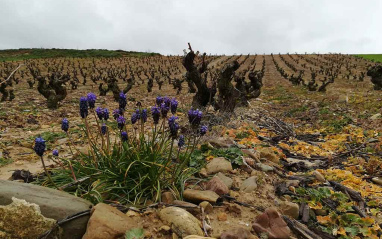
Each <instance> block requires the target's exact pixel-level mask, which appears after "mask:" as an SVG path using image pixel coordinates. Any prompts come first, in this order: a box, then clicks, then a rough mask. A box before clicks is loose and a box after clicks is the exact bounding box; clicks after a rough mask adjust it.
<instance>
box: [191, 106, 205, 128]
mask: <svg viewBox="0 0 382 239" xmlns="http://www.w3.org/2000/svg"><path fill="white" fill-rule="evenodd" d="M202 116H203V113H202V111H200V110H192V109H190V110H189V111H188V122H190V124H191V125H192V126H198V125H199V124H200V121H201V120H202Z"/></svg>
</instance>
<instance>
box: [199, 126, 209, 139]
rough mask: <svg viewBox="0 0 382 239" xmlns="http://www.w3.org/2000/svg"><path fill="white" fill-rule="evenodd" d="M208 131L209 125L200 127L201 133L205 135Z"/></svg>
mask: <svg viewBox="0 0 382 239" xmlns="http://www.w3.org/2000/svg"><path fill="white" fill-rule="evenodd" d="M207 131H208V127H207V125H202V127H200V135H201V136H203V135H205V134H206V133H207Z"/></svg>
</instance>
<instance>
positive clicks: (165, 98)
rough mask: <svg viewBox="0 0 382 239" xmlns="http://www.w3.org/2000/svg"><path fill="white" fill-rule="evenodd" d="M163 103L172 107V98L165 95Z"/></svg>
mask: <svg viewBox="0 0 382 239" xmlns="http://www.w3.org/2000/svg"><path fill="white" fill-rule="evenodd" d="M163 103H164V104H165V105H166V107H169V108H170V105H171V99H170V98H168V97H167V96H165V97H163Z"/></svg>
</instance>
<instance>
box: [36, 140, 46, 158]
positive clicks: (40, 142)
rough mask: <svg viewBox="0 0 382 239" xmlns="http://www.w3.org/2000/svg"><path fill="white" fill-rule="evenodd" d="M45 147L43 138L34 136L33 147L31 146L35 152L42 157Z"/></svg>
mask: <svg viewBox="0 0 382 239" xmlns="http://www.w3.org/2000/svg"><path fill="white" fill-rule="evenodd" d="M45 148H46V145H45V140H44V139H43V138H41V137H38V138H36V139H35V141H34V148H33V149H34V151H35V152H36V154H37V155H38V156H40V157H42V156H43V155H44V152H45Z"/></svg>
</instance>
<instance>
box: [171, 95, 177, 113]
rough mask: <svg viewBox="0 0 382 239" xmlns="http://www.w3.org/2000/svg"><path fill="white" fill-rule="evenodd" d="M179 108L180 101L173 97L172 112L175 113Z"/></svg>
mask: <svg viewBox="0 0 382 239" xmlns="http://www.w3.org/2000/svg"><path fill="white" fill-rule="evenodd" d="M177 109H178V101H177V100H176V99H175V98H172V99H171V113H172V114H175V113H176V110H177Z"/></svg>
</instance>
